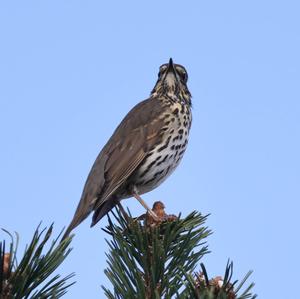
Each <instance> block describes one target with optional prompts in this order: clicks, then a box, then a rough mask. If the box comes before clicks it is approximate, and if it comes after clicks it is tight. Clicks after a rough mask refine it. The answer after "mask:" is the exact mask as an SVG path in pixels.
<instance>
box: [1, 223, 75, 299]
mask: <svg viewBox="0 0 300 299" xmlns="http://www.w3.org/2000/svg"><path fill="white" fill-rule="evenodd" d="M52 230H53V225H51V226H50V228H48V229H46V228H44V229H43V230H41V231H40V226H38V228H37V229H36V230H35V232H34V235H33V238H32V240H31V242H30V244H29V245H28V246H27V247H26V249H25V252H24V254H23V257H22V259H21V261H20V262H19V263H18V262H17V250H18V242H19V236H18V234H16V237H13V235H12V234H10V233H9V232H8V231H6V230H3V231H4V232H6V233H7V234H8V235H9V236H10V238H11V242H10V245H9V248H6V243H5V241H3V242H0V298H1V299H10V298H14V299H22V298H30V299H42V298H60V297H62V296H63V295H64V294H65V293H66V292H67V289H68V288H69V287H70V286H71V285H73V284H74V282H72V283H69V279H70V278H72V277H73V276H74V274H70V275H68V276H66V277H63V278H61V276H60V275H55V276H53V277H52V278H50V275H51V274H53V272H54V271H55V270H56V269H57V268H58V267H59V266H60V265H61V263H62V262H63V261H64V259H65V258H66V257H67V256H68V254H69V253H70V251H71V249H70V248H69V245H70V243H71V240H72V237H69V238H67V239H66V240H64V241H63V242H61V243H58V239H59V237H60V235H59V236H58V237H57V238H56V239H55V240H54V241H52V242H50V237H51V235H52ZM45 247H49V248H48V249H46V248H45Z"/></svg>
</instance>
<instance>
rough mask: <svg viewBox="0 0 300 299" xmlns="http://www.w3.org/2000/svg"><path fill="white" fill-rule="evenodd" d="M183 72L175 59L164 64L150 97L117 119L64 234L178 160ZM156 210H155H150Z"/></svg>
mask: <svg viewBox="0 0 300 299" xmlns="http://www.w3.org/2000/svg"><path fill="white" fill-rule="evenodd" d="M187 79H188V75H187V72H186V70H185V68H184V67H183V66H181V65H178V64H173V62H172V59H170V61H169V63H167V64H163V65H162V66H161V67H160V70H159V73H158V80H157V82H156V84H155V86H154V88H153V90H152V92H151V95H150V98H149V99H147V100H145V101H142V102H141V103H139V104H137V105H136V106H135V107H134V108H133V109H132V110H131V111H130V112H129V113H128V114H127V115H126V116H125V118H124V119H123V120H122V122H121V123H120V125H119V126H118V127H117V129H116V130H115V132H114V133H113V135H112V136H111V138H110V139H109V141H108V142H107V143H106V145H105V146H104V148H103V149H102V151H101V152H100V154H99V155H98V157H97V159H96V161H95V162H94V165H93V167H92V169H91V171H90V173H89V175H88V178H87V181H86V183H85V186H84V189H83V192H82V196H81V200H80V202H79V204H78V207H77V209H76V212H75V215H74V217H73V219H72V221H71V223H70V225H69V227H68V228H67V230H66V233H65V235H64V238H65V237H66V236H67V235H68V234H69V233H70V232H71V230H72V229H73V228H75V227H76V226H77V225H78V224H79V223H81V222H82V221H83V220H84V219H85V218H86V217H87V216H88V215H89V214H90V213H91V212H94V213H93V220H92V226H93V225H95V224H96V223H97V222H98V221H99V220H100V219H101V218H102V217H103V216H104V215H106V214H107V213H108V212H109V211H110V210H111V209H112V208H113V207H114V206H115V205H117V204H119V202H120V201H121V200H122V199H124V198H128V197H132V196H134V197H135V198H137V199H138V200H139V201H140V202H141V203H142V204H143V205H144V206H145V207H146V208H147V209H148V211H149V213H152V214H153V211H152V210H151V209H149V208H148V207H147V206H146V204H145V203H144V202H143V200H142V199H141V198H140V195H141V194H143V193H146V192H149V191H151V190H153V189H154V188H156V187H158V186H159V185H160V184H161V183H162V182H163V181H164V180H165V179H166V178H167V177H168V176H169V175H170V174H171V173H172V172H173V171H174V169H175V168H176V167H177V166H178V164H179V162H180V161H181V159H182V156H183V154H184V152H185V149H186V147H187V143H188V136H189V131H190V127H191V122H192V114H191V94H190V92H189V90H188V88H187V85H186V83H187ZM153 216H155V214H154V215H153Z"/></svg>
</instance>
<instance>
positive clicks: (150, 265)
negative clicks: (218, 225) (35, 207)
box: [102, 203, 256, 299]
mask: <svg viewBox="0 0 300 299" xmlns="http://www.w3.org/2000/svg"><path fill="white" fill-rule="evenodd" d="M156 204H157V203H156ZM156 204H154V207H153V210H154V209H155V208H156V207H158V206H160V207H162V208H164V205H163V204H162V203H159V205H157V206H156ZM155 213H156V215H161V220H160V221H158V222H157V221H154V220H153V218H151V217H150V216H149V215H143V216H140V217H138V218H135V219H132V218H131V217H128V216H127V215H126V214H125V212H124V211H123V210H122V209H121V210H117V213H116V214H113V215H114V218H115V220H114V222H113V221H112V219H111V218H109V225H108V227H107V229H106V230H105V231H106V232H107V233H108V234H109V235H110V236H111V237H112V239H111V240H110V241H107V243H108V245H109V253H108V254H107V262H108V268H107V269H106V270H105V274H106V275H107V277H108V278H109V280H110V282H111V284H112V287H113V288H112V290H110V289H108V288H106V287H104V286H102V288H103V289H104V292H105V295H106V297H107V298H109V299H127V298H131V299H162V298H163V299H171V298H177V299H191V298H195V299H255V298H256V295H253V294H251V292H250V291H251V289H252V288H253V286H254V284H253V283H252V284H250V285H249V286H248V287H247V288H246V289H245V291H244V292H242V293H241V294H239V293H240V290H241V288H242V287H243V286H244V283H245V281H246V280H247V279H248V277H249V275H250V274H251V272H249V273H248V274H247V275H246V277H245V278H244V279H243V280H242V282H241V283H240V284H239V285H238V286H237V283H238V281H234V282H232V275H233V264H232V263H229V262H228V263H227V266H226V269H225V274H224V277H223V278H222V277H221V276H217V277H215V278H213V279H209V278H208V275H207V271H206V269H205V267H204V265H203V264H202V263H201V264H200V265H201V268H202V271H201V272H200V273H195V272H194V271H195V267H196V265H197V264H199V261H200V259H201V258H202V257H203V256H204V255H205V254H207V253H208V249H207V246H206V244H205V240H206V238H207V236H208V235H210V233H211V232H210V231H209V230H208V228H207V227H206V226H205V225H204V223H205V221H206V218H207V216H202V215H201V214H199V213H197V212H192V213H191V214H190V215H188V216H187V217H186V218H182V219H181V218H180V217H179V218H177V217H175V216H173V215H171V216H170V215H167V214H166V213H165V212H164V210H163V209H162V210H155ZM193 273H194V274H193Z"/></svg>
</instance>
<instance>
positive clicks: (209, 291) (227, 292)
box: [178, 262, 257, 299]
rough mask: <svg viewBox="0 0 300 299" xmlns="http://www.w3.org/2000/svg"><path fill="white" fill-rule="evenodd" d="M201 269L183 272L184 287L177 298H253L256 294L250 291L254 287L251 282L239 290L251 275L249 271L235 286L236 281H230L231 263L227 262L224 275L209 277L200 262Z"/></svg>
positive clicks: (231, 273)
mask: <svg viewBox="0 0 300 299" xmlns="http://www.w3.org/2000/svg"><path fill="white" fill-rule="evenodd" d="M201 268H202V271H201V272H200V273H195V274H194V275H191V274H187V273H185V278H186V288H185V290H184V291H183V292H182V293H181V294H180V295H179V296H178V298H179V299H185V298H195V299H255V298H256V297H257V296H256V295H253V294H252V293H251V292H250V291H251V289H252V288H253V287H254V283H251V284H250V285H249V286H248V287H247V288H246V289H245V290H244V291H243V292H242V294H239V291H240V290H241V288H242V287H243V286H244V284H245V282H246V280H247V279H248V278H249V276H250V275H251V273H252V272H251V271H249V272H248V273H247V274H246V276H245V277H244V278H243V279H242V281H241V282H240V283H239V285H238V286H237V287H235V286H236V285H237V283H238V281H237V280H236V281H234V282H232V281H231V280H232V275H233V263H232V262H231V263H229V262H228V263H227V265H226V269H225V274H224V277H222V276H217V277H215V278H213V279H209V278H208V275H207V271H206V268H205V266H204V264H202V263H201Z"/></svg>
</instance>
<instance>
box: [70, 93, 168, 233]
mask: <svg viewBox="0 0 300 299" xmlns="http://www.w3.org/2000/svg"><path fill="white" fill-rule="evenodd" d="M162 109H163V107H162V106H161V101H159V100H157V99H155V98H154V99H153V98H151V99H148V100H145V101H143V102H141V103H139V104H138V105H136V106H135V107H134V108H133V109H132V110H131V111H130V112H129V113H128V114H127V115H126V116H125V118H124V119H123V121H122V122H121V123H120V125H119V126H118V127H117V129H116V130H115V132H114V133H113V135H112V136H111V138H110V139H109V141H108V142H107V144H106V145H105V146H104V148H103V149H102V151H101V152H100V154H99V155H98V157H97V159H96V161H95V162H94V165H93V167H92V169H91V171H90V173H89V176H88V178H87V181H86V183H85V186H84V189H83V192H82V196H81V200H80V202H79V204H78V207H77V209H76V212H75V215H74V218H73V220H72V222H71V224H70V226H69V227H68V229H67V231H66V233H65V235H68V234H69V232H70V231H71V230H72V229H73V228H74V227H76V226H77V225H78V224H79V223H80V222H82V221H83V220H84V219H85V218H86V217H87V216H88V215H89V214H90V213H91V211H92V210H96V209H97V208H99V207H100V206H101V205H102V204H103V203H104V202H105V201H106V200H108V199H109V197H110V196H112V195H113V194H114V192H115V191H116V190H117V189H118V188H119V187H120V186H121V185H122V184H123V183H124V182H125V180H126V179H127V178H128V177H129V176H130V175H131V174H132V173H133V171H134V170H135V169H136V168H137V167H138V165H139V164H140V163H141V162H142V161H143V159H144V158H145V156H146V155H147V153H148V151H149V149H151V148H152V147H153V145H154V144H156V143H158V142H160V140H161V128H162V127H163V121H162V119H161V118H160V116H161V112H162Z"/></svg>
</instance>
